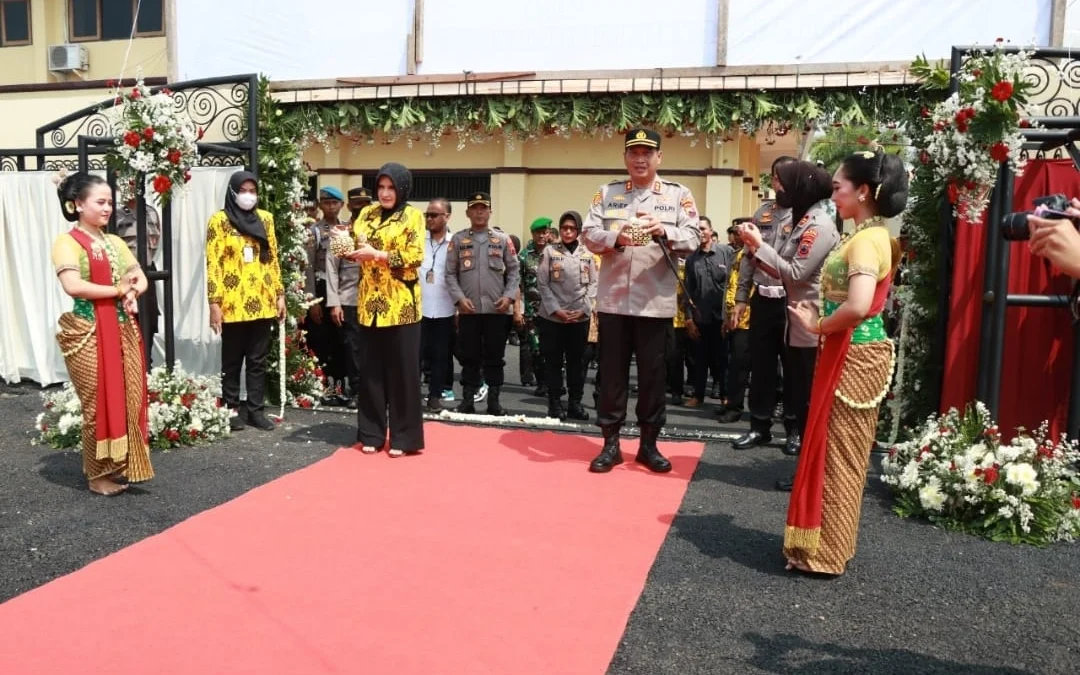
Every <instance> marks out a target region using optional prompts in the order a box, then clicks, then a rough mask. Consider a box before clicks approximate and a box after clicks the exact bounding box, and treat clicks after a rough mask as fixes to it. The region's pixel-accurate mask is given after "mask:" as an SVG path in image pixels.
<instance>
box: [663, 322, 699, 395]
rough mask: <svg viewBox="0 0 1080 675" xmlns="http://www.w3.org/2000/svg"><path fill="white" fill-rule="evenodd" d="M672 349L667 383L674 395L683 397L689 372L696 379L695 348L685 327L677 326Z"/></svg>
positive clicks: (669, 354)
mask: <svg viewBox="0 0 1080 675" xmlns="http://www.w3.org/2000/svg"><path fill="white" fill-rule="evenodd" d="M673 330H674V333H673V334H672V335H673V339H672V343H671V351H670V352H669V353H668V363H667V385H668V390H669V391H670V392H671V395H672V396H678V397H679V398H682V395H683V389H684V388H685V387H686V377H687V373H689V374H690V381H691V382H693V380H694V356H695V354H694V350H693V347H692V343H691V341H690V336H689V335H688V334H687V332H686V329H685V328H675V329H673Z"/></svg>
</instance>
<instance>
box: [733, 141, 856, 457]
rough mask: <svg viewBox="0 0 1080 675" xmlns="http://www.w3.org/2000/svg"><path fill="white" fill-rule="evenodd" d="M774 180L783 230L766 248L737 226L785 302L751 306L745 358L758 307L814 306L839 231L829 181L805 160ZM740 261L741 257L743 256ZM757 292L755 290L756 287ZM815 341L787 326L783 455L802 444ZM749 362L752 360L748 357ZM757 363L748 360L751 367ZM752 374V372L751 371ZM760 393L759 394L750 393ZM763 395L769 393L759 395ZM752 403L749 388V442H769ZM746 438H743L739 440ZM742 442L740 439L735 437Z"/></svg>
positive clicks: (757, 402)
mask: <svg viewBox="0 0 1080 675" xmlns="http://www.w3.org/2000/svg"><path fill="white" fill-rule="evenodd" d="M776 175H777V179H778V181H779V183H780V187H781V190H780V192H779V193H778V199H779V200H780V201H781V203H783V204H788V205H790V206H791V218H792V219H791V221H789V222H788V224H787V225H785V226H784V227H783V229H782V230H781V231H780V232H779V233H778V235H777V236H776V237H775V239H774V243H773V244H770V243H769V242H767V241H766V240H765V238H764V235H763V234H762V232H761V231H760V229H759V228H758V227H757V226H756V225H754V224H753V223H748V224H744V225H742V226H741V230H740V232H741V236H742V239H743V243H744V244H745V245H746V246H747V247H748V250H747V255H748V256H750V257H751V258H752V260H753V264H754V265H756V267H757V268H758V270H760V271H763V272H765V273H766V274H768V275H769V276H771V277H772V278H774V279H779V280H780V281H781V282H782V283H783V287H784V292H785V298H784V299H783V301H782V302H781V303H778V304H779V308H777V307H775V306H772V305H768V304H764V303H761V302H760V301H759V303H758V304H755V306H754V308H753V312H754V313H752V314H751V321H750V330H751V342H752V345H751V354H752V355H753V354H754V350H755V349H757V345H756V343H754V333H753V331H754V322H755V321H757V319H758V316H760V315H759V314H757V312H758V305H762V306H765V307H766V309H765V311H764V312H762V313H766V314H767V313H770V312H774V313H775V312H782V313H783V314H784V315H786V313H787V306H788V305H795V304H796V303H798V302H800V301H808V302H810V303H813V304H814V305H815V306H817V305H819V304H820V291H821V267H822V265H823V264H824V263H825V258H826V257H827V256H828V255H829V253H830V252H831V251H832V250H833V249H834V248H836V246H837V244H839V243H840V233H839V232H838V231H837V228H836V223H835V221H834V220H833V217H832V216H831V215H830V213H829V210H828V207H827V205H828V203H829V198H830V196H831V195H832V177H831V176H830V175H829V173H828V172H827V171H826V170H825V169H823V168H821V167H819V166H816V165H815V164H813V163H811V162H788V163H785V164H782V165H781V166H779V167H777V170H776ZM744 260H745V258H744ZM758 292H759V293H760V292H761V289H760V288H759V289H758ZM817 346H818V337H817V336H816V335H814V334H812V333H810V332H809V331H807V330H805V329H804V328H803V327H802V326H801V325H799V324H798V323H797V322H788V323H787V331H786V344H785V350H784V427H785V429H786V431H787V444H786V445H785V447H784V452H785V454H788V455H798V454H799V449H800V446H801V445H802V433H803V428H804V427H805V426H806V416H807V412H808V411H809V408H810V389H811V384H812V382H813V376H814V362H815V360H816V358H817ZM751 358H753V356H752V357H751ZM756 366H757V361H755V362H754V367H755V368H756ZM754 372H755V373H756V372H757V371H754ZM756 393H757V394H759V396H760V394H761V393H762V392H760V391H759V392H756ZM764 393H766V394H768V393H769V392H764ZM762 399H763V397H761V398H757V399H755V391H754V389H753V384H751V392H750V406H751V407H750V411H751V416H752V417H751V424H752V425H754V426H753V428H752V429H751V431H750V434H748V436H750V437H751V438H749V439H747V440H748V441H752V442H754V443H757V442H760V443H765V442H768V441H769V440H770V435H771V434H770V430H769V426H771V420H768V419H762V416H763V414H767V411H768V409H769V408H771V406H772V401H771V400H762ZM755 433H757V434H758V438H756V439H755V438H753V435H754V434H755ZM744 438H746V437H744ZM739 440H740V441H742V440H743V439H739Z"/></svg>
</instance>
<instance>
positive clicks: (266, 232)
mask: <svg viewBox="0 0 1080 675" xmlns="http://www.w3.org/2000/svg"><path fill="white" fill-rule="evenodd" d="M258 200H259V195H258V179H257V178H256V177H255V174H253V173H249V172H247V171H240V172H237V173H235V174H233V176H232V178H230V179H229V187H228V189H227V190H226V191H225V207H224V208H223V209H222V210H221V211H218V212H217V213H215V214H214V215H213V216H212V217H211V218H210V222H209V224H207V226H206V295H207V300H209V302H210V329H211V330H213V331H214V332H215V333H218V334H220V335H221V396H222V398H223V399H224V401H225V405H227V406H229V407H230V408H231V409H232V410H233V411H234V412H235V413H236V415H235V416H234V417H233V418H232V421H231V423H230V426H231V428H232V430H233V431H239V430H241V429H243V428H244V424H245V423H247V424H250V425H251V426H253V427H256V428H258V429H262V430H263V431H270V430H271V429H273V428H274V423H273V422H271V421H270V420H269V419H267V417H266V413H265V412H264V405H265V393H266V356H267V353H268V352H269V350H270V336H271V331H272V329H273V327H274V322H275V321H279V320H282V319H284V318H285V291H284V288H283V287H282V285H281V268H280V267H279V265H278V250H277V238H276V237H275V236H274V217H273V216H272V215H270V213H268V212H266V211H262V210H259V209H256V208H255V205H256V203H257V202H258ZM241 367H245V369H246V378H245V380H246V381H245V384H246V385H247V406H246V407H245V408H241V407H240V368H241Z"/></svg>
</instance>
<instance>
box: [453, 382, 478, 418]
mask: <svg viewBox="0 0 1080 675" xmlns="http://www.w3.org/2000/svg"><path fill="white" fill-rule="evenodd" d="M475 398H476V388H475V387H464V388H462V390H461V403H458V406H457V408H455V409H454V410H455V412H459V413H462V414H464V415H475V414H476V401H474V400H473V399H475Z"/></svg>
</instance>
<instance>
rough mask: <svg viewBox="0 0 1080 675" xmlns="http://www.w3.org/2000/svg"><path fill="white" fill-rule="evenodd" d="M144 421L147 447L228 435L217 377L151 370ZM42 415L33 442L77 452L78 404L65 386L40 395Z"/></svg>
mask: <svg viewBox="0 0 1080 675" xmlns="http://www.w3.org/2000/svg"><path fill="white" fill-rule="evenodd" d="M146 385H147V398H148V404H147V420H148V423H149V432H150V438H149V442H150V446H151V447H152V448H154V449H167V448H173V447H177V446H180V445H202V444H205V443H209V442H212V441H215V440H217V439H219V438H222V437H225V436H228V435H229V415H230V414H231V413H230V411H229V409H228V408H226V407H224V406H223V405H222V403H221V379H220V377H217V376H210V377H202V376H196V375H189V374H187V373H185V372H184V370H183V367H182V366H181V365H180V364H177V365H176V368H175V369H174V370H173V372H171V373H170V372H169V371H168V370H166V369H165V367H164V366H158V367H157V368H154V369H153V370H152V371H150V374H149V375H148V376H147V379H146ZM41 397H42V399H43V400H44V405H45V411H44V412H42V413H40V414H39V415H38V416H37V422H36V425H35V426H36V429H37V432H38V438H37V439H36V440H35V442H36V443H41V444H43V445H49V446H51V447H54V448H74V449H79V447H80V444H81V434H82V423H83V420H82V404H81V403H80V401H79V397H78V395H77V394H76V393H75V387H74V385H72V384H71V383H70V382H67V383H65V384H64V386H63V387H62V388H61V389H58V390H56V391H51V392H45V393H43V394H42V395H41Z"/></svg>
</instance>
